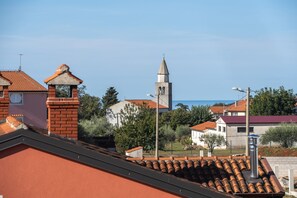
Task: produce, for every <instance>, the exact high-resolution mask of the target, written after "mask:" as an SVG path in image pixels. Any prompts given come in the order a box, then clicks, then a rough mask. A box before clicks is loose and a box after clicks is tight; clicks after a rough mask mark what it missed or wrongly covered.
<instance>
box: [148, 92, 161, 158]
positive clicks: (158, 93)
mask: <svg viewBox="0 0 297 198" xmlns="http://www.w3.org/2000/svg"><path fill="white" fill-rule="evenodd" d="M160 94H161V87H159V89H158V91H157V94H156V96H157V106H156V145H155V158H156V159H157V158H158V157H159V103H160ZM147 96H150V97H153V98H154V96H153V95H152V94H147Z"/></svg>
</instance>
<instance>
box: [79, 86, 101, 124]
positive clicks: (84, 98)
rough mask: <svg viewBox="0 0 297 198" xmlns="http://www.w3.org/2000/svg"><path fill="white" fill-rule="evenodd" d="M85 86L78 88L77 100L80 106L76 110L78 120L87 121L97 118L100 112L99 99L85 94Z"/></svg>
mask: <svg viewBox="0 0 297 198" xmlns="http://www.w3.org/2000/svg"><path fill="white" fill-rule="evenodd" d="M85 90H86V86H84V85H83V86H81V87H79V88H78V98H79V102H80V106H79V109H78V119H79V120H86V119H87V120H89V119H91V117H92V116H98V115H100V112H101V106H102V105H101V102H100V98H99V97H96V96H91V95H89V94H87V93H86V91H85Z"/></svg>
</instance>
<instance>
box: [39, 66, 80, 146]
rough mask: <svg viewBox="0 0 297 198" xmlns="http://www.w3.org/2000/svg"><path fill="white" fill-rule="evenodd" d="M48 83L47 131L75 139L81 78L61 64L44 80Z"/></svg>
mask: <svg viewBox="0 0 297 198" xmlns="http://www.w3.org/2000/svg"><path fill="white" fill-rule="evenodd" d="M44 82H45V83H46V84H47V85H48V98H47V101H46V104H47V108H48V132H49V134H50V133H54V134H57V135H60V136H62V137H67V138H71V139H75V140H77V138H78V108H79V100H78V91H77V85H79V84H81V83H82V80H81V79H79V78H78V77H76V76H74V75H73V74H72V73H71V72H70V68H69V66H68V65H66V64H63V65H61V66H59V67H58V69H57V70H56V72H55V73H54V74H53V75H52V76H50V77H48V78H47V79H45V80H44Z"/></svg>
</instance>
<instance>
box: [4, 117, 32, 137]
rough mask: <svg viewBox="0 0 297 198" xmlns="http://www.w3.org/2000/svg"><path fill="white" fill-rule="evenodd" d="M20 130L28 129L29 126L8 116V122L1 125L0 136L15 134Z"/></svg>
mask: <svg viewBox="0 0 297 198" xmlns="http://www.w3.org/2000/svg"><path fill="white" fill-rule="evenodd" d="M19 128H27V126H26V125H24V124H23V123H22V122H20V121H18V120H17V119H16V118H14V117H12V116H8V117H7V118H6V122H4V123H2V124H0V135H2V134H6V133H10V132H13V131H15V130H17V129H19Z"/></svg>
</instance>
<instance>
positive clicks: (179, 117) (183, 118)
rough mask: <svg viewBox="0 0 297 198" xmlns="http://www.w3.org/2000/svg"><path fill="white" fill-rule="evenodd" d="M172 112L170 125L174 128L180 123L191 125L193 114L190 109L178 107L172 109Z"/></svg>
mask: <svg viewBox="0 0 297 198" xmlns="http://www.w3.org/2000/svg"><path fill="white" fill-rule="evenodd" d="M170 114H171V115H170V126H171V128H172V129H173V130H176V128H177V127H178V126H179V125H189V123H190V119H191V115H190V112H189V111H188V110H186V109H184V108H178V109H175V110H172V111H171V113H170Z"/></svg>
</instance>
